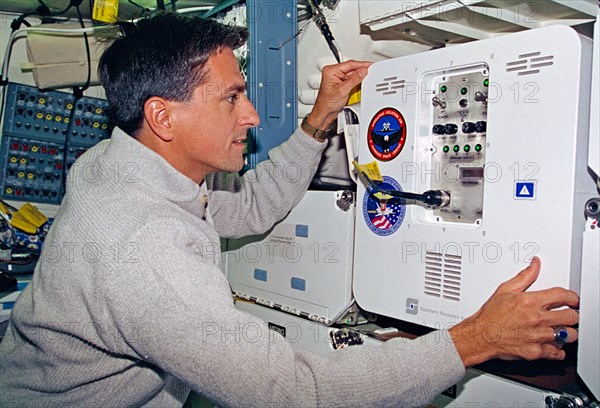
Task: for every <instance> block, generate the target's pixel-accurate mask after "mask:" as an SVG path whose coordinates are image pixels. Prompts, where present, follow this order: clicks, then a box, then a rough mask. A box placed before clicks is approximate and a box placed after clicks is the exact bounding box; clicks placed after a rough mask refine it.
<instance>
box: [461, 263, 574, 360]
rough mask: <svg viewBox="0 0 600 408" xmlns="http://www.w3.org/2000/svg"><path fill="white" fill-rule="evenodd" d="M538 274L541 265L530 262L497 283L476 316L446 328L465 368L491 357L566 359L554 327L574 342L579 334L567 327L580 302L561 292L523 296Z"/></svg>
mask: <svg viewBox="0 0 600 408" xmlns="http://www.w3.org/2000/svg"><path fill="white" fill-rule="evenodd" d="M539 272H540V260H539V258H537V257H534V258H533V260H532V261H531V263H530V264H529V266H528V267H527V268H526V269H524V270H522V271H521V272H520V273H519V274H518V275H517V276H515V277H514V278H512V279H511V280H509V281H506V282H504V283H503V284H501V285H500V286H499V287H498V289H496V291H495V292H494V294H493V295H492V296H491V297H490V299H489V300H488V301H487V302H486V303H485V304H484V305H483V306H482V307H481V309H479V311H477V312H476V313H475V314H474V315H473V316H471V317H469V318H467V319H465V320H464V321H463V322H461V323H459V324H457V325H456V326H454V327H453V328H451V329H450V335H451V336H452V339H453V341H454V344H455V346H456V349H457V350H458V354H459V355H460V357H461V358H462V360H463V363H464V365H465V367H469V366H472V365H475V364H479V363H482V362H484V361H487V360H490V359H492V358H500V359H504V360H515V359H525V360H536V359H540V358H546V359H550V360H562V359H564V358H565V351H564V350H562V349H561V347H562V345H560V344H557V343H556V341H555V338H554V327H556V326H565V327H567V332H568V342H569V343H572V342H574V341H576V340H577V330H575V329H574V328H572V327H569V326H573V325H575V324H577V322H578V321H579V313H577V312H576V311H575V310H574V308H577V307H578V305H579V297H578V296H577V294H576V293H575V292H573V291H570V290H566V289H562V288H552V289H546V290H540V291H536V292H525V290H527V288H529V287H530V286H531V285H532V284H533V282H535V280H536V279H537V277H538V275H539ZM565 306H566V307H565Z"/></svg>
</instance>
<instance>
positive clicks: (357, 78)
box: [340, 68, 368, 95]
mask: <svg viewBox="0 0 600 408" xmlns="http://www.w3.org/2000/svg"><path fill="white" fill-rule="evenodd" d="M367 73H368V71H367V69H366V68H359V69H357V70H355V71H353V72H352V73H351V74H349V75H348V78H346V80H345V81H344V82H343V83H342V84H341V85H340V92H341V93H342V94H343V95H349V94H350V92H351V91H352V88H354V87H355V86H356V85H358V84H360V83H361V82H362V80H363V79H364V78H365V77H366V76H367Z"/></svg>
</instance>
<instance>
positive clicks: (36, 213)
mask: <svg viewBox="0 0 600 408" xmlns="http://www.w3.org/2000/svg"><path fill="white" fill-rule="evenodd" d="M16 214H20V215H22V216H23V217H24V218H25V219H26V220H27V221H29V223H31V224H32V225H33V226H35V227H36V228H39V227H41V226H42V225H44V224H45V223H46V222H47V221H48V217H46V216H45V215H44V214H42V213H41V212H40V210H38V209H37V207H35V206H33V205H32V204H31V203H25V204H23V206H21V208H19V210H18V211H17V212H16Z"/></svg>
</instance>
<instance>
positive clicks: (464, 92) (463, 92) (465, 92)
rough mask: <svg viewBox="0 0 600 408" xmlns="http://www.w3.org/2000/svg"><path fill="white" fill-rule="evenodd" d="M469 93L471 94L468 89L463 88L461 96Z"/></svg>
mask: <svg viewBox="0 0 600 408" xmlns="http://www.w3.org/2000/svg"><path fill="white" fill-rule="evenodd" d="M467 92H469V91H468V90H467V88H462V89H461V90H460V94H461V95H466V94H467Z"/></svg>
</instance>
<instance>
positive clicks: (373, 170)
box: [352, 160, 383, 181]
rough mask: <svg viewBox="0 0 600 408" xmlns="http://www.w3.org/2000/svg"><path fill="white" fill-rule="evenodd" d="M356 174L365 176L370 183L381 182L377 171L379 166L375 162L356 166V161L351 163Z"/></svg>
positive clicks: (379, 172) (381, 179)
mask: <svg viewBox="0 0 600 408" xmlns="http://www.w3.org/2000/svg"><path fill="white" fill-rule="evenodd" d="M352 164H353V165H354V167H355V168H356V170H357V171H358V174H362V173H364V174H366V175H367V177H368V178H370V179H371V180H372V181H383V177H382V176H381V171H380V170H379V165H378V164H377V162H376V161H374V162H371V163H367V164H358V163H357V162H356V160H354V161H353V162H352Z"/></svg>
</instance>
